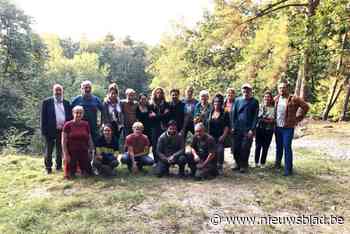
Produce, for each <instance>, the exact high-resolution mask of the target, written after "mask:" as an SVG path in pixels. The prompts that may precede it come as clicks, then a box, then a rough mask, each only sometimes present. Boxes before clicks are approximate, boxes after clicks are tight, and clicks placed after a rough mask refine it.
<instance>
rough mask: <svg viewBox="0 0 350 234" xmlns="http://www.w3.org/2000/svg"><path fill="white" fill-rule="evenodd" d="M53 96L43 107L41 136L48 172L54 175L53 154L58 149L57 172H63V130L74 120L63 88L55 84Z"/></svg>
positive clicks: (46, 100) (47, 99)
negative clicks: (67, 123)
mask: <svg viewBox="0 0 350 234" xmlns="http://www.w3.org/2000/svg"><path fill="white" fill-rule="evenodd" d="M52 90H53V96H52V97H49V98H46V99H45V100H44V101H43V102H42V105H41V113H40V116H41V118H40V119H41V123H40V125H41V134H42V135H43V138H44V141H45V157H44V163H45V168H46V172H47V173H48V174H51V173H52V152H53V149H54V148H56V170H57V171H60V170H62V145H61V141H62V140H61V136H62V128H63V125H64V124H65V122H67V121H69V120H71V119H72V110H71V107H70V104H69V102H68V101H67V100H65V99H64V98H63V87H62V86H61V85H59V84H55V85H54V86H53V88H52Z"/></svg>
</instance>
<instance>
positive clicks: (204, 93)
mask: <svg viewBox="0 0 350 234" xmlns="http://www.w3.org/2000/svg"><path fill="white" fill-rule="evenodd" d="M202 96H207V97H209V91H208V90H202V91H200V92H199V97H202Z"/></svg>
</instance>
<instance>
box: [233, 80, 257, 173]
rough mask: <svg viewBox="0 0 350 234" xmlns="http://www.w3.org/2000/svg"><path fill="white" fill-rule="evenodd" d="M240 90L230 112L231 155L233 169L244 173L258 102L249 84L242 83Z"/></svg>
mask: <svg viewBox="0 0 350 234" xmlns="http://www.w3.org/2000/svg"><path fill="white" fill-rule="evenodd" d="M241 91H242V96H241V97H238V98H237V99H236V100H235V103H234V107H233V113H232V132H233V135H234V146H233V156H234V160H235V162H236V167H235V168H233V170H239V171H240V172H241V173H245V172H246V171H247V169H248V160H249V155H250V148H251V146H252V142H253V137H254V134H255V128H256V123H257V117H258V112H259V102H258V100H256V99H255V98H254V97H253V93H252V86H251V85H250V84H244V85H242V88H241Z"/></svg>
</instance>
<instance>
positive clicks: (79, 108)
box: [72, 105, 84, 113]
mask: <svg viewBox="0 0 350 234" xmlns="http://www.w3.org/2000/svg"><path fill="white" fill-rule="evenodd" d="M76 111H81V112H82V113H84V107H82V106H79V105H78V106H75V107H73V109H72V113H74V112H76Z"/></svg>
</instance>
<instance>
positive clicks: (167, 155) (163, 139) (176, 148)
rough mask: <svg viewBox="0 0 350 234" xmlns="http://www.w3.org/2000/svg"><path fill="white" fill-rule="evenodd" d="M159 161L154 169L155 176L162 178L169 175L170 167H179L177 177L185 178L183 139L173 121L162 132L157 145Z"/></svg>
mask: <svg viewBox="0 0 350 234" xmlns="http://www.w3.org/2000/svg"><path fill="white" fill-rule="evenodd" d="M157 154H158V156H159V161H158V163H157V167H156V175H157V176H159V177H162V176H164V175H168V174H169V167H170V166H171V165H176V164H177V165H179V176H180V177H184V176H185V165H186V161H187V160H186V155H185V142H184V137H183V136H182V135H180V134H178V131H177V125H176V121H175V120H170V121H169V123H168V128H167V131H166V132H164V133H163V134H162V135H161V136H160V138H159V140H158V144H157Z"/></svg>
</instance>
